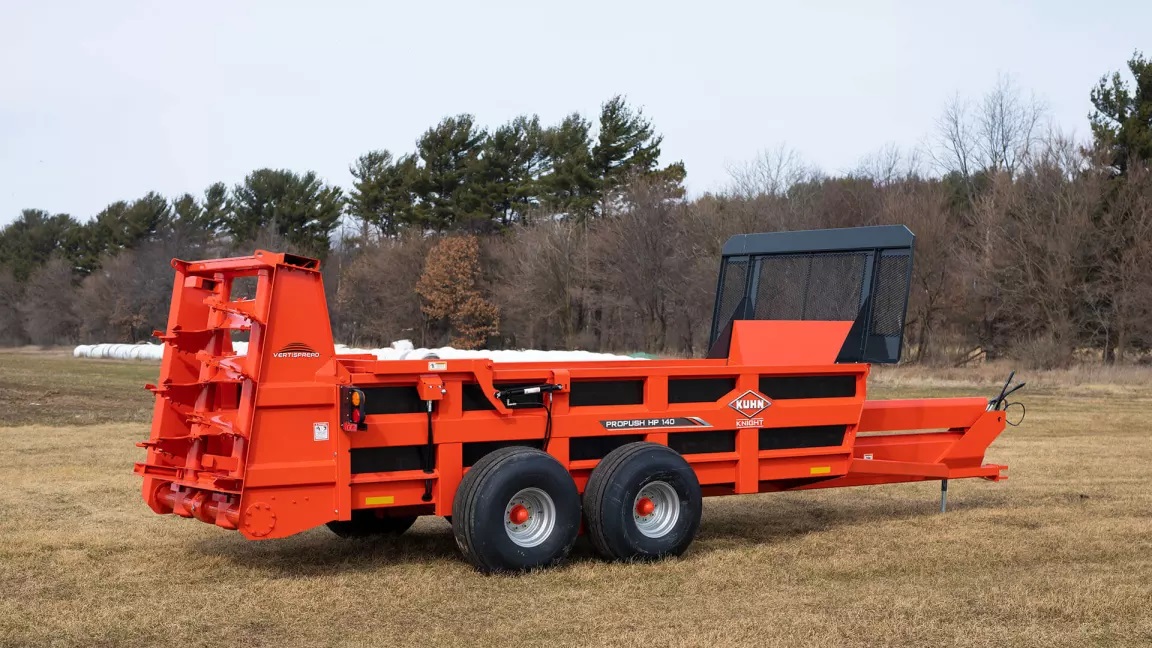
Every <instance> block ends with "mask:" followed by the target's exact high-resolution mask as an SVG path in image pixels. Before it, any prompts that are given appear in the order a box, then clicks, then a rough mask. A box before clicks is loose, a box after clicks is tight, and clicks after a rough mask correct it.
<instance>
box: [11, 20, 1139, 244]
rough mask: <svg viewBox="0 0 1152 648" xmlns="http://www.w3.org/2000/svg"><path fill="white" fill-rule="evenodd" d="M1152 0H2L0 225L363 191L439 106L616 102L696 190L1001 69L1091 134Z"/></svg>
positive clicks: (926, 104)
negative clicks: (250, 194) (388, 154)
mask: <svg viewBox="0 0 1152 648" xmlns="http://www.w3.org/2000/svg"><path fill="white" fill-rule="evenodd" d="M1149 25H1152V2H1147V1H1146V0H1130V1H1129V2H1101V3H1091V4H1090V3H1085V2H1064V1H1054V0H1053V1H1047V2H1041V1H1035V2H1023V1H1021V2H985V1H981V0H969V1H967V2H947V3H944V2H933V1H925V0H920V1H918V2H915V1H911V2H895V1H890V2H886V1H883V0H870V1H868V2H860V1H859V0H842V1H832V0H828V1H823V2H821V1H816V0H810V1H806V2H798V1H792V2H771V1H767V0H764V1H760V2H728V1H723V0H709V1H704V2H701V1H699V0H696V1H694V2H676V1H672V0H665V1H664V2H624V1H623V0H615V1H614V2H600V1H598V0H592V1H588V0H586V1H584V2H564V3H556V2H541V1H540V0H537V1H536V2H499V1H497V0H489V1H488V2H475V1H470V2H447V1H445V2H385V1H375V2H369V1H362V2H351V1H349V2H339V1H329V2H316V1H312V2H291V1H286V0H279V1H265V0H244V1H239V2H238V1H235V0H232V1H227V2H225V1H217V0H199V1H195V2H171V1H163V2H158V1H156V0H148V1H127V0H125V1H118V0H107V1H105V2H91V1H83V2H80V1H74V2H56V1H52V0H2V1H0V224H4V223H7V222H10V221H12V220H13V219H15V218H16V217H17V216H18V215H19V213H20V210H21V209H23V208H39V209H45V210H48V211H50V212H52V213H58V212H64V213H69V214H72V215H73V216H75V217H77V218H80V219H86V218H89V217H91V216H92V215H94V214H95V213H97V212H98V211H100V210H101V209H102V208H103V207H105V206H106V205H107V204H109V203H111V202H114V201H116V200H121V199H134V198H138V197H140V196H143V195H144V194H146V193H148V192H149V191H158V192H160V193H162V194H164V195H168V196H176V195H180V194H182V193H184V192H192V193H194V194H197V195H198V194H200V193H201V192H202V191H203V189H204V188H205V187H207V186H208V185H209V184H211V183H213V182H217V181H223V182H225V183H227V184H228V185H233V184H236V183H237V182H240V181H241V180H243V178H244V176H245V175H246V174H247V173H249V172H250V171H252V170H254V169H258V168H262V167H272V168H288V169H292V170H296V171H306V170H314V171H316V172H317V173H318V174H319V175H320V176H321V177H322V178H324V179H326V180H327V181H328V182H330V183H333V184H337V185H340V186H342V187H345V188H349V187H350V186H351V183H352V177H351V175H350V174H349V172H348V166H349V165H350V164H351V163H352V162H353V161H354V160H355V159H356V158H357V157H359V156H360V155H362V154H364V153H366V152H368V151H370V150H374V149H389V150H392V151H394V152H408V151H411V150H412V149H413V147H414V142H415V140H416V138H417V137H419V136H420V134H421V133H422V132H423V131H425V130H426V129H427V128H428V127H430V126H431V125H433V124H434V123H436V122H437V121H439V120H440V119H441V118H443V117H445V116H449V115H454V114H458V113H465V112H467V113H472V114H474V115H476V117H477V119H478V120H479V122H480V123H481V124H485V125H488V126H496V125H499V124H501V123H503V122H505V121H508V120H510V119H512V118H513V117H515V116H517V115H520V114H537V115H539V116H540V118H541V120H542V121H543V122H544V123H545V124H550V123H555V122H558V121H559V120H560V119H561V118H562V117H563V116H564V115H566V114H568V113H571V112H573V111H577V112H581V113H583V114H584V115H586V116H588V117H590V118H594V117H595V116H596V114H597V113H598V110H599V106H600V104H601V103H602V102H603V101H604V100H606V99H608V98H609V97H611V96H613V95H616V94H623V95H626V96H627V98H628V100H629V102H630V103H631V104H633V105H635V106H638V107H642V108H643V110H644V113H645V114H646V115H647V116H648V117H649V118H650V119H651V120H652V122H653V124H654V126H655V127H656V130H657V131H658V132H659V133H661V134H663V136H664V143H663V149H662V151H663V155H662V159H663V161H664V162H665V163H667V162H673V161H677V160H682V161H683V162H684V163H685V165H686V166H687V170H688V179H687V185H688V189H689V191H690V193H691V194H694V195H698V194H700V193H703V192H705V191H716V190H720V189H723V188H724V187H725V186H726V184H727V183H728V181H729V174H728V170H727V169H728V168H729V167H730V166H731V165H733V164H740V163H743V162H746V161H748V160H750V159H752V158H755V157H756V156H757V155H758V154H759V153H760V152H761V151H764V150H771V149H776V148H777V147H779V146H781V145H785V146H787V147H789V148H792V149H794V150H796V151H797V152H798V153H799V154H800V155H801V156H802V157H803V158H804V159H805V160H806V161H807V162H809V163H810V164H814V165H816V166H818V167H820V168H822V169H823V170H825V171H827V172H831V173H835V172H843V171H848V170H851V169H852V168H854V167H855V166H856V165H857V164H858V163H859V161H860V160H861V159H862V158H864V157H865V156H867V155H869V154H871V153H874V152H876V151H878V150H880V149H882V148H884V147H888V146H893V145H895V146H898V147H901V148H904V149H908V148H911V147H915V146H917V145H920V144H921V143H923V142H924V141H925V139H926V137H928V136H929V135H930V134H931V133H932V132H933V129H934V128H935V121H936V119H937V118H938V117H939V115H940V113H941V111H942V109H943V107H944V105H945V104H946V103H947V102H948V101H949V100H950V99H951V98H953V97H955V96H957V95H959V96H963V97H978V96H980V95H981V94H982V93H984V92H986V91H987V90H989V89H990V88H991V87H992V86H993V85H995V83H996V82H997V79H998V78H999V77H1000V76H1002V75H1007V76H1010V77H1011V78H1012V79H1013V80H1014V82H1015V83H1016V84H1017V85H1018V86H1019V87H1020V88H1023V89H1024V90H1025V91H1027V92H1030V93H1035V94H1036V96H1037V97H1039V98H1040V99H1042V100H1043V101H1044V103H1045V104H1046V106H1047V107H1048V110H1049V115H1050V117H1051V119H1052V120H1053V122H1054V123H1055V124H1057V125H1058V126H1060V127H1061V128H1063V129H1065V130H1069V131H1075V132H1076V133H1077V134H1079V135H1080V136H1081V137H1087V136H1088V122H1087V115H1088V113H1089V111H1090V110H1091V104H1090V102H1089V100H1088V94H1089V91H1090V90H1091V88H1092V87H1093V86H1094V84H1095V83H1096V81H1097V80H1098V79H1099V78H1100V77H1101V76H1102V75H1104V74H1106V73H1109V72H1111V71H1113V70H1118V69H1122V68H1123V67H1124V65H1125V62H1126V61H1127V60H1128V58H1129V57H1130V56H1131V54H1132V52H1133V50H1136V49H1141V50H1143V51H1145V52H1147V53H1148V54H1150V55H1152V29H1149Z"/></svg>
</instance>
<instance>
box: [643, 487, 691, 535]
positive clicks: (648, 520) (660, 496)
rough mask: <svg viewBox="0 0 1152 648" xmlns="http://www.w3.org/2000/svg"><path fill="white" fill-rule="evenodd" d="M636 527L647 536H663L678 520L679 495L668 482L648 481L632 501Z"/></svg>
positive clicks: (674, 526)
mask: <svg viewBox="0 0 1152 648" xmlns="http://www.w3.org/2000/svg"><path fill="white" fill-rule="evenodd" d="M632 519H633V521H634V522H635V523H636V528H637V529H638V530H639V531H640V533H643V534H644V535H646V536H648V537H649V538H663V537H664V536H666V535H668V534H669V533H670V532H671V531H672V529H674V528H676V523H677V521H679V520H680V496H679V495H678V494H677V493H676V489H674V488H672V485H671V484H669V483H668V482H663V481H653V482H648V483H647V484H645V485H644V487H643V488H641V489H640V492H639V493H637V494H636V499H635V500H634V501H633V503H632Z"/></svg>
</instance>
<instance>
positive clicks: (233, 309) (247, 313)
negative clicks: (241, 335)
mask: <svg viewBox="0 0 1152 648" xmlns="http://www.w3.org/2000/svg"><path fill="white" fill-rule="evenodd" d="M204 303H205V304H206V305H207V306H208V307H209V308H211V309H212V310H214V311H217V312H221V313H227V314H229V315H232V316H233V317H228V318H225V322H226V323H227V324H226V326H225V325H222V326H221V328H231V329H237V328H240V327H241V326H243V328H244V329H245V330H246V329H247V328H249V326H250V324H251V322H258V323H260V324H264V323H265V320H266V319H267V318H266V317H264V314H263V313H257V312H256V301H255V300H253V299H244V300H241V301H228V300H226V299H221V298H219V297H209V298H207V299H205V300H204Z"/></svg>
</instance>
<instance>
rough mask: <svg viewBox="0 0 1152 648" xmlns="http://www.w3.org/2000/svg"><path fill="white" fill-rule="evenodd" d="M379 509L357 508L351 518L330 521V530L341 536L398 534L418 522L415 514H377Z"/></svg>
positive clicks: (364, 536) (358, 536)
mask: <svg viewBox="0 0 1152 648" xmlns="http://www.w3.org/2000/svg"><path fill="white" fill-rule="evenodd" d="M377 510H378V509H356V510H355V511H352V519H351V520H341V521H335V522H329V523H328V524H327V526H328V530H329V531H331V532H332V533H335V534H336V535H338V536H340V537H341V538H367V537H371V536H398V535H400V534H402V533H404V532H405V531H407V530H408V529H409V528H411V527H412V525H413V524H415V522H416V517H417V516H415V515H395V516H392V515H377V514H376V511H377Z"/></svg>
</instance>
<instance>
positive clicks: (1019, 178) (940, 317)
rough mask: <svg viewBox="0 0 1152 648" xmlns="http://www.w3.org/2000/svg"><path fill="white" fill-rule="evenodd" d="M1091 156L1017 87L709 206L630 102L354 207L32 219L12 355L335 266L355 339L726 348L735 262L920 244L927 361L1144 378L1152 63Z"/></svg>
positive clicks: (297, 203)
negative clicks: (1136, 370)
mask: <svg viewBox="0 0 1152 648" xmlns="http://www.w3.org/2000/svg"><path fill="white" fill-rule="evenodd" d="M1087 94H1088V96H1089V98H1090V99H1091V102H1092V106H1093V110H1092V112H1091V114H1090V115H1089V123H1090V126H1091V132H1092V138H1091V141H1087V142H1078V141H1075V140H1073V139H1072V138H1070V137H1068V136H1066V135H1064V134H1062V133H1061V132H1059V131H1058V130H1057V129H1055V128H1054V127H1052V126H1051V125H1050V124H1048V123H1047V111H1046V109H1045V107H1044V105H1043V103H1042V102H1040V101H1038V100H1036V99H1035V98H1032V97H1028V96H1025V94H1024V93H1023V92H1022V91H1021V90H1020V89H1019V88H1017V87H1016V86H1015V85H1014V84H1013V83H1012V82H1011V81H1010V80H1008V79H1001V80H1000V81H999V82H998V83H997V84H996V85H995V86H994V87H993V88H991V89H990V90H989V91H988V92H987V93H985V95H983V96H981V97H977V98H970V99H965V98H959V97H958V98H956V99H955V100H953V101H951V102H949V103H948V104H947V105H946V106H945V107H944V110H943V111H942V114H941V115H940V118H939V120H938V123H937V129H936V132H934V133H932V134H931V135H930V136H929V138H928V142H927V144H926V145H925V146H924V147H921V148H920V149H919V150H916V151H901V150H898V149H896V148H893V147H889V148H886V149H881V150H880V151H878V152H877V153H875V154H873V155H871V156H869V157H868V158H866V159H865V160H862V161H861V163H860V165H859V166H858V168H856V169H853V170H851V171H846V172H842V173H838V174H831V175H830V174H826V173H824V172H822V171H820V170H818V169H816V168H814V167H812V166H810V165H808V164H806V163H805V162H804V161H803V159H802V158H801V157H800V155H799V154H797V153H796V152H794V151H791V150H789V149H787V148H786V147H780V148H777V149H772V150H767V151H765V152H764V153H763V154H762V155H761V156H760V157H758V158H757V159H755V160H752V161H749V162H747V163H745V164H742V165H739V166H735V167H733V168H731V169H730V175H731V183H730V185H729V186H728V187H725V188H724V189H723V190H721V191H716V192H713V193H708V194H704V195H702V196H699V197H695V198H691V199H689V198H686V197H685V194H684V189H683V181H684V179H685V175H686V174H685V168H684V165H683V164H680V163H675V164H671V165H668V166H663V167H662V166H660V165H659V158H660V147H661V144H662V138H661V136H660V135H659V134H658V133H657V132H656V129H655V127H654V125H653V124H652V122H651V121H650V120H649V119H648V117H647V116H646V115H644V114H643V112H642V111H641V110H638V109H636V108H634V107H632V106H630V105H629V104H628V103H627V102H626V101H625V99H624V98H622V97H614V98H612V99H610V100H608V101H606V102H605V103H604V104H603V105H602V106H601V110H600V114H599V115H598V116H597V118H596V119H595V120H594V121H593V120H589V119H587V118H585V117H583V116H581V115H579V114H572V115H569V116H568V117H566V118H564V119H563V120H561V121H560V122H559V123H558V124H553V125H549V126H544V125H542V124H541V123H540V120H539V118H537V117H535V116H521V117H517V118H515V119H513V120H511V121H510V122H508V123H506V124H504V125H502V126H499V127H496V128H494V129H485V128H483V127H482V126H480V125H478V124H477V123H476V121H475V119H474V118H473V117H471V116H470V115H458V116H455V117H450V118H447V119H444V120H442V121H441V122H440V123H438V124H436V125H435V126H433V127H432V128H429V129H428V130H427V131H426V132H425V133H424V134H423V135H421V137H420V138H419V139H418V140H417V141H416V142H415V147H414V150H413V151H412V152H409V153H402V154H394V153H393V152H390V151H383V150H380V151H371V152H369V153H367V154H365V155H363V156H361V157H360V158H359V159H357V160H355V161H354V162H353V163H352V164H351V166H350V170H351V172H352V176H353V178H354V182H353V185H352V187H351V188H350V189H349V190H348V191H346V192H345V191H343V190H342V189H340V188H338V187H335V186H332V185H329V184H327V183H326V182H324V181H322V180H321V179H319V178H318V177H317V176H316V174H314V173H312V172H305V173H296V172H292V171H288V170H277V169H261V170H257V171H254V172H252V173H251V174H249V175H248V176H247V177H246V178H245V179H244V180H243V182H241V183H239V184H237V185H235V186H233V187H228V186H226V185H225V184H223V183H217V184H213V185H212V186H210V187H208V188H207V189H206V190H205V191H204V193H203V194H202V195H200V196H193V195H188V194H186V195H183V196H178V197H176V198H166V197H164V196H161V195H159V194H156V193H151V194H148V195H147V196H144V197H142V198H139V199H136V200H131V201H122V202H116V203H113V204H112V205H109V206H108V207H107V208H105V209H104V210H102V211H101V212H99V213H98V214H96V215H95V216H94V217H92V218H91V219H88V220H86V221H79V220H77V219H74V218H72V217H71V216H69V215H66V214H50V213H47V212H44V211H41V210H34V209H29V210H25V211H24V212H23V213H22V214H21V215H20V217H19V218H18V219H17V220H16V221H15V222H13V223H11V224H10V225H8V226H6V227H5V228H4V229H3V230H2V231H0V342H3V343H6V344H26V343H34V344H68V343H75V342H80V341H85V342H87V341H141V340H144V339H147V337H148V336H149V335H150V333H151V331H152V330H153V329H155V328H163V326H164V323H165V319H166V316H167V301H168V298H169V295H170V291H171V283H170V282H171V275H170V270H169V268H168V260H169V259H170V258H172V257H182V258H197V257H207V256H218V255H226V254H235V253H249V252H250V251H251V249H252V248H253V247H263V248H269V249H284V250H289V251H294V252H298V253H302V254H308V255H312V256H318V257H321V258H323V259H325V264H324V273H325V285H326V287H327V290H328V292H329V303H330V307H331V317H332V323H333V327H334V330H335V332H336V336H337V339H339V340H341V341H343V342H346V343H349V344H356V345H363V346H376V345H383V344H387V343H389V342H391V341H392V340H396V339H401V338H409V339H412V340H413V341H414V342H415V343H417V344H418V345H425V346H437V345H440V344H444V343H447V342H449V341H451V342H452V343H454V344H456V345H459V346H469V347H481V346H489V347H535V348H586V349H596V350H625V351H640V350H643V351H648V352H652V353H667V354H677V355H699V354H702V353H704V352H705V351H706V349H705V348H704V346H705V345H706V343H707V339H706V337H707V334H708V325H709V321H710V317H711V309H712V302H713V294H714V291H715V284H716V273H717V270H718V266H719V250H720V247H721V245H722V244H723V242H724V240H725V239H726V238H727V237H728V236H730V235H732V234H735V233H744V232H754V231H771V230H783V229H812V228H821V227H848V226H856V225H872V224H885V223H902V224H906V225H908V226H909V227H910V228H911V229H912V230H913V231H914V232H915V233H916V235H917V244H916V245H917V249H916V264H915V271H914V276H913V289H912V294H911V301H910V306H909V315H908V322H907V326H906V331H905V336H906V346H905V349H906V352H905V358H906V359H908V360H913V361H925V362H950V363H956V362H962V361H964V360H965V359H968V358H970V357H975V356H988V357H998V356H1012V357H1016V358H1018V359H1020V360H1022V361H1024V362H1026V363H1030V364H1034V365H1063V364H1068V363H1071V362H1074V361H1076V360H1077V359H1090V358H1096V359H1102V360H1104V361H1106V362H1131V361H1139V360H1141V359H1144V358H1147V357H1148V351H1149V346H1150V345H1152V172H1150V169H1149V166H1150V160H1152V62H1150V61H1148V60H1147V59H1146V58H1144V56H1143V55H1141V54H1139V53H1136V54H1134V55H1133V56H1132V58H1131V60H1129V61H1128V66H1127V70H1126V71H1125V72H1124V73H1121V72H1115V73H1112V74H1109V75H1107V76H1105V77H1103V78H1101V80H1100V82H1099V83H1098V84H1097V85H1096V86H1095V87H1094V88H1091V89H1089V92H1088V93H1087Z"/></svg>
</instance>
